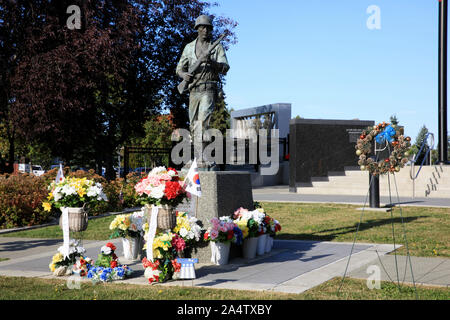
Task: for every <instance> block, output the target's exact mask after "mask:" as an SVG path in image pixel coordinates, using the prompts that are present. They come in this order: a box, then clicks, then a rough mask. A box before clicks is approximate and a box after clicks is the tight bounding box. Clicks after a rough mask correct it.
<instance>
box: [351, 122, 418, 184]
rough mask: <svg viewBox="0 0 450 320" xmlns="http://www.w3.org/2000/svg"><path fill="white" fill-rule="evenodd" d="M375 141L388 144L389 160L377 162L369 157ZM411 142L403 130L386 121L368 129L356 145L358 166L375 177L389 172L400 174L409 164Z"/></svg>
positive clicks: (363, 132)
mask: <svg viewBox="0 0 450 320" xmlns="http://www.w3.org/2000/svg"><path fill="white" fill-rule="evenodd" d="M373 140H375V141H376V142H377V143H378V144H383V143H385V142H386V144H388V150H389V151H390V154H389V157H388V158H385V159H378V162H377V161H376V160H375V159H373V158H372V157H370V156H369V155H370V153H371V152H372V141H373ZM410 141H411V138H410V137H405V136H403V128H399V127H397V126H395V125H391V124H389V123H386V122H384V121H383V122H382V123H379V124H378V125H376V126H373V127H367V128H366V129H364V130H363V131H362V133H361V135H360V136H359V139H358V141H357V143H356V145H355V149H356V155H357V156H359V161H358V165H359V166H360V169H361V170H367V171H369V172H370V173H371V174H372V175H374V176H377V175H380V174H385V173H388V172H391V173H393V172H399V171H400V169H401V168H403V167H404V166H405V164H406V163H407V162H408V157H409V148H410V147H411V143H410ZM389 145H391V146H392V148H390V147H389Z"/></svg>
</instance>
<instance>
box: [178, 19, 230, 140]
mask: <svg viewBox="0 0 450 320" xmlns="http://www.w3.org/2000/svg"><path fill="white" fill-rule="evenodd" d="M194 28H195V29H196V30H197V32H198V36H197V38H196V39H195V40H194V41H192V42H190V43H188V44H187V45H186V47H185V48H184V50H183V54H182V55H181V58H180V61H179V62H178V65H177V68H176V73H177V75H178V76H179V77H180V78H182V79H183V81H182V82H181V83H180V85H179V86H178V91H179V92H180V93H183V92H184V91H186V90H188V91H189V122H190V131H191V136H192V135H193V134H194V133H195V134H200V132H201V133H202V135H203V133H204V132H205V130H207V129H209V122H210V120H211V115H212V113H213V112H214V109H215V104H216V99H217V94H218V91H219V86H218V83H219V80H220V78H219V76H220V75H221V74H223V75H224V74H226V73H227V71H228V70H229V68H230V66H229V65H228V60H227V57H226V55H225V50H224V48H223V47H222V45H221V43H220V41H221V40H222V39H223V37H224V35H221V36H220V37H219V39H218V40H216V41H215V42H211V40H212V39H211V36H212V30H213V25H212V23H211V18H210V17H209V16H207V15H201V16H199V17H198V18H197V19H196V20H195V26H194Z"/></svg>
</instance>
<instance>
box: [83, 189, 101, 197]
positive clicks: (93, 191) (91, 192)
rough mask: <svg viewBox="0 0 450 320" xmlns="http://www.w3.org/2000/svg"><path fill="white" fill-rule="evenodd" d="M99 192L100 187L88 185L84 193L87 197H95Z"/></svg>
mask: <svg viewBox="0 0 450 320" xmlns="http://www.w3.org/2000/svg"><path fill="white" fill-rule="evenodd" d="M100 193H101V188H99V187H97V186H91V187H89V189H88V191H87V193H86V195H87V196H88V197H96V196H98V195H100Z"/></svg>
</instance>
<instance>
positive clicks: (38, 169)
mask: <svg viewBox="0 0 450 320" xmlns="http://www.w3.org/2000/svg"><path fill="white" fill-rule="evenodd" d="M31 169H32V172H33V174H34V175H36V176H41V175H43V174H44V173H45V170H44V169H42V166H40V165H37V164H33V165H32V166H31Z"/></svg>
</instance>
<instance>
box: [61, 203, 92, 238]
mask: <svg viewBox="0 0 450 320" xmlns="http://www.w3.org/2000/svg"><path fill="white" fill-rule="evenodd" d="M62 210H63V208H61V211H62ZM68 210H69V212H68V216H69V231H72V232H80V231H84V230H86V229H87V226H88V212H87V210H86V209H85V208H84V207H81V208H68ZM59 226H60V227H61V229H62V227H63V225H62V215H61V217H60V218H59Z"/></svg>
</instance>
